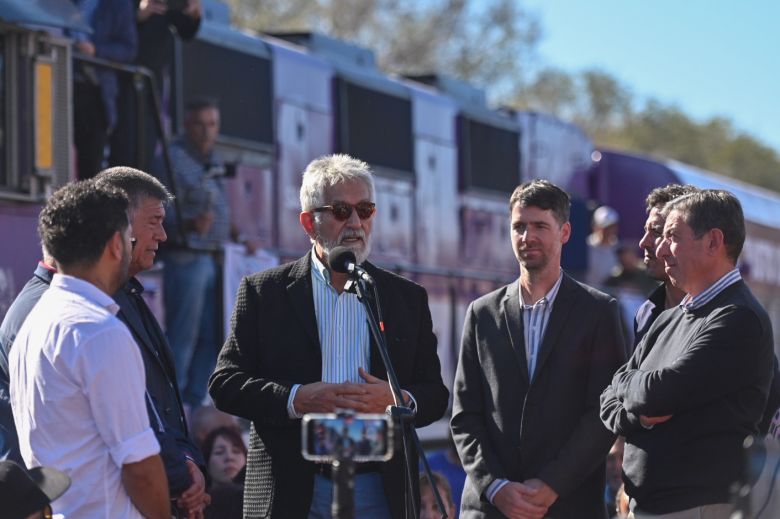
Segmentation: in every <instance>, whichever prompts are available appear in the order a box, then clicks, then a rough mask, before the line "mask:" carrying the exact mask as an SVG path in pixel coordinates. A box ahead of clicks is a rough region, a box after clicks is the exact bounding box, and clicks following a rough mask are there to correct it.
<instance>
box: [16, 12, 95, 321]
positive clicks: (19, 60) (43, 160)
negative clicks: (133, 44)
mask: <svg viewBox="0 0 780 519" xmlns="http://www.w3.org/2000/svg"><path fill="white" fill-rule="evenodd" d="M63 29H76V30H84V29H85V26H84V24H83V23H82V22H81V21H80V19H79V16H78V12H77V11H76V8H75V7H74V6H73V5H72V4H70V2H60V1H58V0H41V1H38V2H28V1H26V0H7V1H4V2H2V3H0V243H2V244H3V246H2V251H3V252H2V254H1V255H0V318H1V317H2V316H4V315H5V312H6V310H7V309H8V306H9V305H10V304H11V302H12V301H13V299H14V297H15V296H16V294H17V292H18V291H19V290H21V288H22V286H24V284H25V283H26V282H27V280H28V279H29V278H30V276H31V275H32V272H33V270H34V269H35V264H36V261H37V260H38V259H40V256H41V251H40V246H39V244H38V236H37V234H36V225H37V220H38V213H39V212H40V208H41V204H42V203H43V201H44V200H45V199H46V197H47V196H48V194H50V193H51V192H52V191H53V190H54V189H56V188H57V187H59V186H61V185H63V184H65V183H66V182H68V181H69V180H70V179H72V178H73V177H72V175H73V173H72V171H73V164H72V163H73V155H72V151H71V150H72V135H71V120H72V114H71V110H72V108H71V65H70V62H71V47H70V43H69V41H68V40H67V39H65V38H63V37H62V36H61V32H62V30H63ZM87 30H88V29H87Z"/></svg>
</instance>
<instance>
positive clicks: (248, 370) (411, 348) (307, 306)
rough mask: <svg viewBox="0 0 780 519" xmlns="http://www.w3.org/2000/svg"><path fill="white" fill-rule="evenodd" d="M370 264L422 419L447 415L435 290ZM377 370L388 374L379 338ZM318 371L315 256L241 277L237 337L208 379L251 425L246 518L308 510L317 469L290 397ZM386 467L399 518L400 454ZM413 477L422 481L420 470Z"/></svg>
mask: <svg viewBox="0 0 780 519" xmlns="http://www.w3.org/2000/svg"><path fill="white" fill-rule="evenodd" d="M364 267H365V269H366V271H368V273H369V274H370V275H371V276H372V277H373V278H374V280H375V282H376V286H377V290H378V291H379V298H380V302H381V306H382V309H383V311H384V314H385V315H384V317H385V330H386V334H387V344H388V349H389V353H390V358H391V361H392V363H393V366H394V368H395V370H396V373H397V375H398V380H399V383H400V385H401V387H402V388H403V389H405V390H407V391H409V392H410V393H411V394H412V395H414V398H415V399H416V401H417V415H416V418H415V425H416V426H418V427H420V426H424V425H428V424H430V423H432V422H433V421H435V420H437V419H439V418H441V416H442V415H443V414H444V411H445V409H446V407H447V400H448V396H449V394H448V391H447V389H446V388H445V387H444V384H443V383H442V379H441V368H440V365H439V358H438V356H437V353H436V337H435V335H434V334H433V330H432V323H431V315H430V310H429V309H428V296H427V294H426V292H425V290H424V289H423V288H422V287H420V286H419V285H417V284H415V283H412V282H411V281H409V280H406V279H404V278H402V277H400V276H397V275H395V274H392V273H390V272H387V271H385V270H381V269H378V268H376V267H374V266H373V265H371V264H369V263H366V264H364ZM370 371H371V374H373V375H375V376H377V377H381V378H385V379H386V375H385V370H384V367H383V365H382V360H381V358H380V356H379V353H378V351H377V350H376V346H375V344H374V343H373V341H372V343H371V369H370ZM321 377H322V354H321V347H320V341H319V337H318V332H317V319H316V316H315V312H314V299H313V295H312V283H311V253H309V254H307V255H306V256H304V257H303V258H300V259H299V260H297V261H295V262H293V263H288V264H286V265H282V266H280V267H277V268H273V269H270V270H267V271H265V272H261V273H258V274H254V275H252V276H248V277H245V278H244V279H242V281H241V286H240V287H239V290H238V296H237V298H236V304H235V308H234V310H233V318H232V320H231V330H230V334H229V336H228V338H227V341H226V342H225V346H224V347H223V348H222V351H221V352H220V354H219V359H218V361H217V368H216V370H215V371H214V374H213V375H212V376H211V379H210V380H209V392H210V394H211V396H212V398H213V399H214V403H215V404H216V406H217V407H218V408H219V409H221V410H223V411H226V412H228V413H231V414H235V415H238V416H242V417H244V418H246V419H248V420H251V421H252V428H251V433H250V446H249V455H248V459H247V472H246V483H245V491H244V517H253V518H254V517H276V518H284V519H287V518H292V519H294V518H305V517H307V516H308V513H309V508H310V507H311V500H312V492H313V488H314V471H315V465H314V464H313V463H310V462H307V461H305V460H304V459H303V457H302V456H301V431H300V428H301V421H300V420H294V419H290V418H289V417H288V415H287V400H288V398H289V395H290V390H291V388H292V386H293V385H294V384H308V383H312V382H317V381H320V380H321ZM414 459H415V460H416V455H415V458H414ZM415 465H416V463H415ZM381 472H382V479H383V482H384V487H385V495H386V496H387V497H388V504H389V506H390V510H391V513H392V515H393V517H395V518H399V519H400V518H402V517H404V511H403V505H404V467H403V462H402V456H400V455H399V454H397V455H396V456H395V457H394V458H393V459H392V460H391V461H389V462H387V463H385V464H383V465H382V468H381ZM411 474H412V476H413V478H414V479H415V480H416V475H417V474H418V469H417V467H416V466H415V467H412V468H411ZM418 499H419V497H418Z"/></svg>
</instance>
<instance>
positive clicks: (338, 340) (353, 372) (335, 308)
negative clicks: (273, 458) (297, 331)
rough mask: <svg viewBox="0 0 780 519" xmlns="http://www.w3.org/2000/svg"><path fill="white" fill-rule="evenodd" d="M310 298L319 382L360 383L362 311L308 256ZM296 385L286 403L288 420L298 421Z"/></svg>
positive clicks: (365, 335) (365, 362)
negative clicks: (316, 334)
mask: <svg viewBox="0 0 780 519" xmlns="http://www.w3.org/2000/svg"><path fill="white" fill-rule="evenodd" d="M311 281H312V296H313V297H314V313H315V315H316V317H317V331H318V332H319V336H320V347H321V348H322V381H323V382H331V383H340V382H354V383H361V382H364V381H363V379H362V378H361V377H360V375H359V374H358V368H363V369H364V370H366V371H368V370H369V367H370V361H371V343H370V341H369V330H368V323H367V322H366V319H367V316H366V310H365V308H363V305H362V303H361V302H360V301H359V300H358V298H357V296H356V295H355V294H351V293H348V292H342V293H341V294H339V293H338V292H337V291H336V289H335V288H333V285H331V284H330V271H329V270H328V269H327V267H326V266H325V265H324V264H323V263H322V262H321V261H320V259H319V258H318V257H317V254H316V253H315V252H314V250H312V253H311ZM299 387H300V385H299V384H296V385H295V386H293V388H292V391H290V397H289V399H288V400H287V414H288V415H289V416H290V418H301V416H302V415H301V414H300V413H297V412H296V411H295V408H294V407H293V401H294V400H295V394H296V393H297V392H298V388H299Z"/></svg>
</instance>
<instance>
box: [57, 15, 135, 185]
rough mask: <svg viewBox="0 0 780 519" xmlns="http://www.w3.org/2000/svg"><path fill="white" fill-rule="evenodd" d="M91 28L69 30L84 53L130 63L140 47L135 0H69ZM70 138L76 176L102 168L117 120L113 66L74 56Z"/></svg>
mask: <svg viewBox="0 0 780 519" xmlns="http://www.w3.org/2000/svg"><path fill="white" fill-rule="evenodd" d="M72 1H73V3H74V4H76V6H78V8H79V11H80V12H81V15H82V17H83V18H84V21H85V22H87V23H88V24H89V26H90V27H91V28H92V33H91V34H86V33H81V32H71V33H70V35H71V37H72V38H73V40H74V44H73V46H74V49H75V50H76V51H78V52H80V53H81V54H84V55H86V56H91V57H96V58H102V59H106V60H109V61H116V62H118V63H130V62H132V61H133V59H135V56H136V52H137V51H138V34H137V32H136V28H135V23H133V21H134V18H135V15H134V11H133V4H132V1H133V0H72ZM73 78H74V80H73V144H74V146H75V147H76V162H77V165H78V177H79V178H80V179H87V178H92V177H94V176H95V175H97V173H98V171H100V170H101V169H102V165H103V160H104V157H105V149H106V144H107V143H108V137H109V135H110V134H111V132H112V131H113V129H114V127H115V126H116V121H117V105H116V103H117V96H118V94H119V79H118V77H117V73H116V72H115V71H114V70H111V69H108V68H105V67H99V66H96V65H91V64H88V63H85V62H79V61H77V62H76V64H75V66H74V73H73Z"/></svg>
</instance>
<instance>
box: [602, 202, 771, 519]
mask: <svg viewBox="0 0 780 519" xmlns="http://www.w3.org/2000/svg"><path fill="white" fill-rule="evenodd" d="M663 216H664V217H665V218H666V221H665V223H664V230H663V239H662V241H661V243H660V245H659V247H658V249H657V251H656V254H657V256H658V257H659V258H660V259H662V260H663V262H664V265H665V271H666V273H667V274H668V275H669V278H670V280H671V282H672V283H673V284H674V286H675V287H677V288H680V289H682V290H683V291H684V292H685V293H686V296H685V297H684V298H683V300H682V301H681V302H680V304H679V305H678V306H677V307H674V308H672V309H670V310H668V311H666V312H663V313H662V314H661V315H660V316H659V317H658V318H657V320H656V321H655V322H654V323H653V325H652V326H651V327H650V329H649V330H648V331H647V333H646V334H645V336H644V338H643V340H642V342H641V343H640V344H639V346H638V347H637V350H636V351H635V352H634V355H633V356H632V358H631V359H630V360H629V362H628V363H627V364H626V365H625V366H623V367H622V368H621V369H620V370H619V371H618V372H617V373H616V374H615V376H614V378H613V380H612V384H611V385H610V386H609V387H607V389H606V390H605V391H604V393H603V394H602V396H601V418H602V421H603V422H604V424H605V425H606V426H607V427H608V428H609V429H610V430H612V431H613V432H615V433H616V434H621V435H624V436H625V437H626V449H625V456H624V461H623V471H624V478H623V479H624V482H625V486H626V493H627V494H628V495H629V496H630V497H631V508H632V511H633V514H634V517H635V518H636V519H645V518H666V517H672V515H670V514H674V515H673V517H674V518H675V519H677V518H679V519H687V518H689V517H690V518H694V517H696V518H699V517H704V518H708V519H709V518H712V519H721V518H722V519H726V518H728V517H729V516H730V513H731V506H730V505H729V504H728V503H729V497H730V496H729V487H730V485H731V483H732V482H734V481H735V480H737V479H739V477H740V475H741V468H742V440H743V439H744V437H745V436H748V435H750V434H756V433H757V432H758V423H759V421H760V419H761V416H762V411H763V409H764V405H765V403H766V399H767V393H768V391H769V385H770V382H771V378H772V369H773V351H772V344H773V341H772V328H771V324H770V321H769V318H768V316H767V314H766V311H765V310H764V309H763V308H762V307H761V305H760V304H759V303H758V302H757V301H756V300H755V298H754V297H753V295H752V293H751V292H750V290H749V289H748V287H747V286H746V285H745V283H744V282H743V281H742V279H741V276H740V274H739V270H737V269H736V263H737V259H738V257H739V255H740V252H741V251H742V246H743V244H744V241H745V224H744V218H743V214H742V207H741V206H740V204H739V201H738V200H737V199H736V198H735V197H734V196H733V195H732V194H731V193H728V192H726V191H716V190H702V191H699V192H695V193H691V194H688V195H685V196H682V197H679V198H676V199H674V200H672V201H671V202H669V203H668V204H667V205H666V206H665V207H664V210H663Z"/></svg>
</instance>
